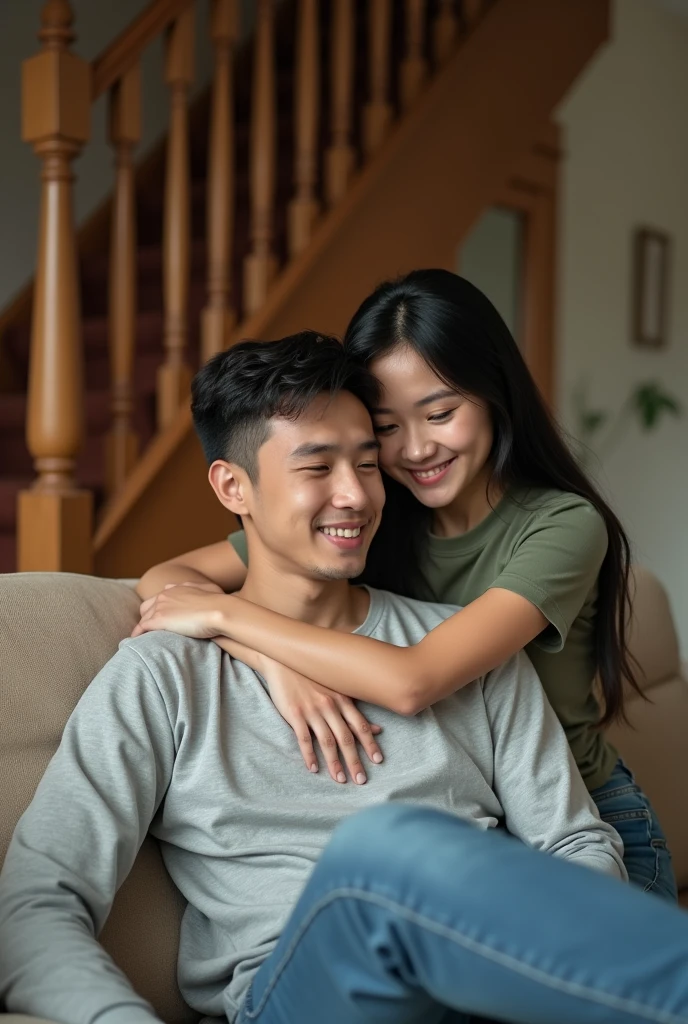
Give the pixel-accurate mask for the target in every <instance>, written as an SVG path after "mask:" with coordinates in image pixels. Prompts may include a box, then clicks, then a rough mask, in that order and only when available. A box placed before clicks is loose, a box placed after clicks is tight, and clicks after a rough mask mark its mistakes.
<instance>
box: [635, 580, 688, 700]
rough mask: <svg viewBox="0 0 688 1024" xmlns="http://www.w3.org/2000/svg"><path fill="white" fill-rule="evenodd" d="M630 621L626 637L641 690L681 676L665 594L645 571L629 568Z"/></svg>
mask: <svg viewBox="0 0 688 1024" xmlns="http://www.w3.org/2000/svg"><path fill="white" fill-rule="evenodd" d="M633 577H634V590H633V620H632V622H631V628H630V632H629V637H628V641H629V642H628V646H629V650H630V652H631V654H632V655H633V656H634V657H635V658H636V659H637V661H638V662H639V664H640V666H641V667H642V670H643V675H642V676H641V678H639V680H638V682H639V683H640V685H641V687H642V689H644V690H649V689H651V688H652V687H653V686H655V685H656V684H657V683H661V682H662V681H663V680H665V679H669V678H670V677H671V676H678V675H680V674H681V668H680V661H679V650H678V637H677V636H676V630H675V628H674V620H673V617H672V614H671V607H670V605H669V598H668V596H667V592H666V590H665V589H664V587H663V586H662V584H661V583H660V582H659V580H658V579H657V577H656V576H653V575H652V573H651V572H649V571H648V570H647V569H643V568H642V567H641V566H635V567H634V569H633Z"/></svg>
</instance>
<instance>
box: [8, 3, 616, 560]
mask: <svg viewBox="0 0 688 1024" xmlns="http://www.w3.org/2000/svg"><path fill="white" fill-rule="evenodd" d="M194 7H195V0H154V2H153V3H152V4H151V5H150V7H149V9H148V10H147V11H146V12H144V15H142V16H141V18H140V19H137V22H136V23H134V25H133V26H132V28H131V30H129V32H128V33H124V35H123V36H122V37H121V38H120V39H119V40H116V41H115V43H114V44H113V47H111V48H110V50H109V51H108V52H106V54H104V55H102V56H101V58H100V59H99V60H98V61H96V62H95V64H94V65H93V67H92V68H91V76H92V81H94V82H95V81H98V75H100V80H101V83H102V82H107V88H108V89H110V91H111V93H112V110H113V114H112V117H113V121H112V123H113V134H112V138H113V146H114V148H115V151H116V153H117V154H118V157H119V159H120V165H119V166H120V167H124V176H123V177H118V178H117V182H116V188H115V192H114V194H113V199H112V201H111V202H110V204H109V205H108V207H107V208H106V209H104V210H102V211H101V212H100V213H99V214H98V215H97V216H96V218H95V221H94V222H92V223H91V225H90V226H89V228H88V229H87V231H86V232H85V234H84V235H83V236H82V238H81V240H80V263H79V273H78V280H79V285H80V292H81V312H80V313H78V312H77V314H76V315H77V316H78V317H79V319H80V323H81V339H80V340H78V338H77V340H76V342H75V343H74V345H73V346H72V348H70V347H69V345H68V344H67V343H66V342H65V338H64V337H63V338H62V340H61V342H60V338H59V337H57V338H56V339H53V342H54V344H58V343H62V344H67V347H66V348H65V351H64V353H61V352H59V351H58V352H55V351H53V352H52V353H51V352H50V349H49V339H46V338H45V337H43V338H41V337H38V336H37V329H36V326H35V325H34V330H33V342H32V331H31V320H30V317H29V315H28V314H29V312H30V305H31V304H30V302H29V298H30V293H27V295H26V296H25V300H24V304H23V307H22V305H21V303H20V304H19V305H18V307H17V308H16V310H15V311H14V313H13V315H12V316H11V317H9V318H8V317H5V328H4V331H2V333H0V348H1V349H2V352H1V357H0V571H12V570H14V568H15V567H17V556H16V541H15V537H16V529H17V511H16V510H17V498H18V495H19V493H20V491H22V490H25V491H26V493H27V494H28V498H25V499H22V500H23V501H24V505H23V506H21V508H22V511H21V515H22V516H23V517H24V521H23V524H20V525H22V530H23V540H22V545H21V551H22V553H21V558H20V565H19V567H20V568H32V569H40V568H46V569H55V568H58V569H72V570H75V571H89V570H90V569H94V570H95V571H98V572H100V573H102V574H104V575H135V574H138V573H139V572H141V571H143V569H145V568H146V567H147V565H149V564H150V563H151V562H153V561H155V560H158V559H161V558H164V557H169V556H170V555H171V554H173V553H175V552H176V551H178V550H181V549H183V548H185V547H191V546H194V545H196V544H200V543H207V542H210V541H211V540H214V539H217V537H218V536H221V535H222V532H223V531H224V532H226V531H227V530H228V529H230V528H231V523H229V522H228V519H227V514H226V513H224V512H223V510H221V509H219V508H218V507H217V506H216V503H214V502H213V501H212V498H211V495H210V490H209V488H208V486H207V484H206V483H205V481H204V477H205V468H204V466H203V461H202V457H201V454H200V449H199V447H198V445H197V443H196V442H195V439H194V437H193V434H192V431H191V425H190V416H189V411H188V403H187V401H186V399H185V393H186V387H187V386H188V379H189V374H190V373H191V372H192V370H193V368H195V367H197V366H198V365H199V361H200V360H201V359H202V358H205V357H207V356H208V355H210V354H212V352H213V351H217V350H218V349H219V348H220V347H222V346H223V345H226V344H231V343H232V342H233V341H235V340H236V339H238V338H239V337H242V336H247V337H276V336H279V335H280V334H283V333H286V332H288V331H291V330H294V329H298V328H302V327H315V328H317V329H320V330H325V331H334V332H341V331H342V330H343V328H344V326H345V324H346V321H347V319H348V317H349V315H350V314H351V312H352V311H353V309H354V308H355V306H356V305H357V303H358V302H359V301H360V299H361V298H363V296H364V295H365V294H366V292H367V291H369V290H370V288H371V287H372V286H374V285H375V283H377V281H379V280H380V279H382V278H383V277H385V276H388V275H390V274H395V273H397V272H402V271H404V270H407V269H410V268H411V267H412V266H414V265H428V264H435V265H445V266H450V267H451V266H452V265H453V261H454V253H455V250H456V246H457V245H458V243H459V242H460V240H461V238H462V237H463V236H464V235H465V234H466V232H467V231H468V230H469V228H470V227H471V225H472V223H473V222H474V220H475V219H476V218H477V217H478V216H479V214H480V213H481V212H482V210H483V209H485V208H486V207H487V206H489V205H490V204H491V203H494V202H499V201H502V198H503V196H504V195H505V191H506V189H507V187H508V186H509V184H510V183H511V184H512V185H513V184H514V182H516V183H517V184H518V183H519V182H520V187H521V189H522V190H523V189H525V191H526V192H527V191H528V189H537V188H539V187H542V188H549V187H550V184H551V182H552V181H553V175H554V174H555V171H556V156H557V153H556V136H555V135H554V134H553V133H552V131H551V130H550V129H548V128H547V125H548V121H549V116H550V113H551V111H552V109H553V108H554V106H555V105H556V104H557V103H558V102H559V100H560V99H561V97H562V96H563V95H564V93H565V91H566V89H567V88H568V87H569V85H570V84H571V82H572V81H573V80H574V79H575V77H576V76H577V75H578V74H579V73H580V70H581V69H582V68H583V67H584V66H585V63H586V62H587V61H588V60H589V59H590V57H591V55H592V54H593V53H594V51H595V49H596V48H597V47H598V46H599V45H600V43H601V42H602V41H603V40H604V38H605V37H606V32H607V15H608V11H607V4H606V2H604V0H557V3H556V4H552V3H551V0H463V2H462V3H460V4H457V3H454V2H453V0H449V2H444V0H430V2H419V0H410V2H409V0H393V2H392V0H374V3H373V0H370V2H369V3H367V2H362V0H322V2H320V3H318V2H317V0H300V2H298V3H297V2H296V0H285V2H284V3H282V4H279V5H275V6H274V7H273V3H272V0H258V3H257V29H256V33H255V34H254V36H253V37H252V38H250V39H249V40H248V41H247V42H246V44H245V45H242V46H237V45H236V43H235V40H236V38H237V33H236V28H235V19H236V4H235V3H234V0H214V6H213V19H214V20H213V22H212V24H211V31H212V33H213V40H214V43H215V51H216V55H217V62H216V77H215V82H214V87H211V89H210V90H209V91H208V93H207V94H205V95H203V96H202V97H201V98H200V99H199V100H198V101H197V102H196V104H195V105H194V106H193V108H192V109H191V110H190V113H189V117H188V145H187V146H186V154H187V156H188V162H187V163H186V166H185V167H182V166H181V164H180V159H184V154H183V152H182V156H181V158H180V148H179V147H180V146H183V145H184V143H185V135H184V131H185V128H184V125H183V124H182V127H181V130H180V131H179V138H177V139H176V143H177V146H176V157H175V146H174V145H172V144H171V143H170V140H168V143H170V144H168V145H167V146H162V147H160V148H159V149H158V150H157V151H156V152H154V153H153V154H152V155H151V156H150V157H149V158H148V159H147V160H146V161H145V163H144V164H143V165H142V166H141V167H140V168H139V169H138V171H137V173H136V175H135V176H134V174H133V171H132V170H131V152H132V145H133V142H135V140H136V135H137V131H138V124H137V109H136V108H137V103H138V97H137V96H136V89H137V78H136V70H135V69H136V66H137V62H138V59H139V58H140V54H141V51H142V48H143V47H144V45H147V43H148V42H150V40H151V39H152V38H153V37H154V35H155V34H159V33H160V32H162V31H165V32H166V33H167V34H168V35H167V40H168V63H167V68H168V81H169V82H170V83H171V93H172V94H173V95H174V92H175V81H176V88H177V101H176V102H177V107H176V110H177V113H176V114H174V113H172V115H171V128H170V132H171V135H172V134H173V133H174V132H175V130H179V123H180V122H179V121H177V122H175V121H174V118H175V117H177V118H178V117H179V116H182V118H183V116H184V115H180V114H179V110H180V106H179V104H180V103H181V104H183V103H184V102H185V99H184V97H185V89H186V88H187V87H188V75H187V76H186V77H185V73H186V72H185V67H184V52H185V50H186V49H188V42H189V38H188V36H187V35H186V34H185V33H188V32H189V31H190V30H189V24H190V21H189V19H190V17H191V15H192V14H193V8H194ZM68 14H69V5H68V3H67V2H66V0H48V3H47V4H46V8H45V10H44V33H47V34H49V33H50V32H52V33H53V35H52V37H51V39H52V41H51V42H50V43H49V45H50V46H52V47H53V51H54V52H55V51H57V49H59V46H61V45H63V43H61V42H60V40H63V41H64V39H66V32H67V28H68V26H67V25H66V24H65V20H66V19H67V16H68ZM51 19H52V20H51ZM146 19H147V20H146ZM60 33H62V34H61V35H60ZM347 41H348V45H347ZM127 47H128V49H127ZM175 48H176V49H175ZM64 52H65V53H66V52H67V51H66V49H65V50H64ZM123 54H124V55H125V58H124V59H123V58H122V55H123ZM175 62H176V63H175ZM223 62H224V63H223ZM223 68H224V69H225V70H224V72H223V71H222V69H223ZM230 69H231V70H230ZM319 69H320V70H319ZM175 74H176V76H177V77H176V79H175ZM222 74H224V75H225V78H223V79H221V82H222V83H223V85H222V88H223V89H224V90H225V91H226V93H227V95H226V96H225V101H227V102H228V97H229V96H230V95H231V93H230V91H229V90H230V82H231V88H232V89H233V93H234V100H233V102H232V103H231V104H230V108H231V110H232V114H231V115H230V114H229V112H228V111H225V113H226V116H227V117H229V118H230V120H231V124H230V129H231V130H230V131H229V136H228V138H227V139H224V136H222V133H220V134H221V138H220V140H219V141H218V134H217V127H216V128H215V132H213V130H212V128H211V126H212V125H213V110H215V111H216V118H215V125H217V112H218V106H217V105H218V103H221V102H222V96H221V94H220V93H219V91H218V75H222ZM180 82H181V84H180ZM273 83H274V86H273ZM314 96H317V100H318V102H315V99H314ZM127 97H129V106H128V108H127V107H126V106H125V99H126V98H127ZM275 99H276V108H274V112H273V106H272V104H273V103H274V101H275ZM174 102H175V101H174V100H173V103H172V109H173V111H174V109H175V107H174ZM118 104H119V105H118ZM219 111H220V116H222V108H221V107H220V108H219ZM118 116H119V120H117V117H118ZM175 124H176V129H175ZM225 128H227V125H225ZM61 131H62V129H60V128H59V127H58V128H57V129H56V130H54V131H53V135H54V136H55V137H58V136H59V135H60V132H61ZM118 133H119V134H118ZM27 134H28V133H27ZM209 139H210V143H209ZM34 145H36V143H35V140H34ZM209 153H210V154H211V156H210V158H209ZM297 156H299V159H298V160H297V159H296V157H297ZM175 159H176V160H177V163H175ZM213 161H214V163H213ZM349 165H351V166H350V167H349ZM213 167H214V170H213ZM187 173H188V182H185V178H184V176H185V174H187ZM127 175H129V178H128V179H127ZM134 181H135V196H136V200H135V218H134V217H132V216H131V212H132V210H131V207H128V206H127V203H128V202H129V201H130V200H128V198H127V191H126V189H127V188H129V190H130V192H129V195H131V190H132V189H133V188H134ZM127 182H128V184H127ZM187 185H188V187H187ZM228 203H231V207H232V209H233V217H232V218H231V220H230V217H229V216H228V215H227V213H226V206H227V204H228ZM180 205H181V208H182V210H181V213H180ZM185 210H187V211H188V222H187V221H186V219H185V213H184V211H185ZM316 210H317V211H318V213H317V215H315V211H316ZM127 211H129V215H130V220H129V221H127ZM118 217H119V220H118V219H117V218H118ZM113 218H114V219H113ZM111 223H113V224H115V225H117V224H119V228H116V229H114V230H113V229H112V228H111V227H110V224H111ZM225 223H226V226H227V230H226V231H223V228H222V225H224V224H225ZM122 224H124V231H122ZM127 225H128V228H129V233H128V234H127ZM230 225H231V230H230ZM134 238H135V245H134ZM209 247H210V251H211V259H209V256H208V253H209ZM247 257H249V258H248V259H247ZM273 266H274V267H275V268H278V269H277V272H276V274H275V276H271V274H270V267H273ZM209 269H211V270H212V272H210V273H209ZM41 287H43V288H45V285H44V284H43V285H41ZM187 294H188V299H187V300H185V298H184V296H185V295H187ZM110 295H114V296H118V297H119V299H118V302H117V303H111V302H110V300H109V296H110ZM43 300H44V301H52V302H57V301H58V299H57V298H56V297H55V296H54V295H52V296H51V295H50V293H49V290H46V291H45V292H44V295H43ZM127 310H130V315H129V317H128V318H127ZM209 310H210V312H208V311H209ZM117 311H119V312H117ZM118 315H119V321H118V320H117V316H118ZM175 318H176V319H175ZM180 321H183V325H182V328H181V330H179V329H178V328H179V322H180ZM2 323H3V320H2V317H0V325H2ZM186 324H188V333H186V334H185V331H184V329H183V328H184V325H186ZM44 333H45V332H44ZM65 333H66V334H68V333H69V332H65ZM72 340H73V339H72ZM67 341H69V339H67ZM74 349H78V351H76V353H75V352H74ZM63 355H64V359H65V360H66V362H67V363H68V364H70V365H71V366H72V369H73V371H74V373H76V374H77V379H78V374H79V373H80V372H81V370H80V367H79V364H80V362H83V389H82V390H83V404H84V411H85V428H84V431H83V445H82V447H81V449H80V450H79V451H78V452H77V451H76V450H75V449H76V448H77V447H78V445H74V444H71V446H70V442H69V441H64V440H62V441H61V440H60V431H59V429H56V427H55V425H54V422H53V421H49V417H48V419H46V414H45V406H46V405H49V404H50V402H52V405H53V406H54V416H57V415H63V416H67V418H69V416H70V415H71V412H70V410H69V409H65V401H66V400H65V398H64V396H63V395H61V393H60V386H59V382H55V384H54V387H53V389H52V392H51V391H50V388H51V376H50V374H51V372H53V370H51V367H53V368H54V367H55V366H56V365H58V364H57V363H56V362H55V359H57V360H58V361H59V360H60V359H62V357H63ZM51 360H52V361H51ZM70 360H71V363H70ZM161 367H164V368H165V369H163V371H162V373H161ZM58 376H59V374H58ZM113 379H115V380H116V381H117V387H113ZM37 380H38V381H39V383H38V384H37V383H36V381H37ZM31 383H32V386H33V387H34V389H36V390H35V394H36V395H40V396H42V397H41V399H40V402H39V401H38V399H35V400H34V403H33V407H32V409H31V412H30V414H29V413H27V391H28V389H29V388H30V385H31ZM77 387H79V385H78V384H77ZM46 396H47V397H46ZM51 396H52V397H51ZM118 402H119V404H118ZM41 410H43V414H42V412H41ZM60 410H62V412H60ZM54 416H53V419H54ZM31 417H33V420H32V419H31ZM27 420H28V424H29V431H28V434H29V436H30V437H31V438H32V448H33V452H32V454H30V453H29V450H28V448H27V446H26V441H25V435H26V433H27ZM32 423H33V427H31V424H32ZM63 433H64V431H63ZM67 433H69V432H68V431H67ZM132 439H134V440H132ZM60 444H62V450H60V451H58V450H57V449H59V447H60ZM56 446H57V447H56ZM106 449H108V450H109V451H110V462H109V468H108V463H107V462H106V457H105V454H106ZM113 451H114V452H115V457H114V463H113V455H112V452H113ZM32 455H33V458H32ZM46 456H47V457H49V458H53V459H55V458H56V457H60V458H62V460H63V462H62V463H60V465H61V466H64V469H60V472H58V473H56V472H55V471H54V470H52V471H51V470H50V466H49V465H48V463H47V462H46ZM41 459H42V460H43V461H42V462H41ZM71 460H73V461H74V466H73V472H72V465H71ZM55 464H56V465H57V463H55ZM46 466H48V468H47V469H46ZM113 467H114V468H113ZM36 468H37V469H38V476H36V475H35V470H36ZM51 473H52V475H51ZM32 482H33V488H32V490H28V491H27V490H26V489H28V488H30V487H31V486H32ZM37 494H38V495H42V496H45V495H49V496H50V500H49V501H48V504H47V505H46V504H45V503H42V502H43V498H36V495H37ZM79 494H81V495H82V496H83V495H84V494H85V495H86V498H85V499H83V500H82V498H79V499H76V498H74V495H79ZM91 495H92V496H93V501H94V503H95V514H96V517H97V525H96V526H95V529H94V531H93V532H91V528H90V526H89V525H88V524H89V515H90V512H88V509H87V505H88V502H90V501H91V498H90V496H91ZM79 501H81V505H79ZM77 507H78V508H77ZM75 509H77V511H74V510H75ZM46 510H47V511H46ZM84 510H86V511H84ZM41 516H45V517H47V520H46V522H45V523H44V525H43V526H42V525H41V523H42V520H41V518H40V517H41ZM51 517H52V519H51ZM48 520H49V521H48ZM41 531H43V533H44V534H45V535H46V536H49V537H50V543H49V544H48V545H47V546H46V544H45V543H43V539H42V534H41ZM84 531H87V535H84Z"/></svg>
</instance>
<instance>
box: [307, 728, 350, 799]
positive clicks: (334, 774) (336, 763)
mask: <svg viewBox="0 0 688 1024" xmlns="http://www.w3.org/2000/svg"><path fill="white" fill-rule="evenodd" d="M308 725H309V726H310V729H311V731H312V732H313V734H314V735H315V738H316V740H317V741H318V743H319V744H320V749H321V750H322V753H323V757H324V758H325V763H326V765H327V770H328V771H329V773H330V776H331V778H332V779H333V780H334V781H335V782H346V773H345V771H344V767H343V765H342V762H341V761H340V759H339V749H338V747H337V740H336V739H335V735H334V733H333V731H332V728H331V727H330V723H329V722H327V721H326V720H325V718H324V717H323V716H322V715H321V714H319V713H318V712H317V711H312V712H311V713H310V714H309V716H308Z"/></svg>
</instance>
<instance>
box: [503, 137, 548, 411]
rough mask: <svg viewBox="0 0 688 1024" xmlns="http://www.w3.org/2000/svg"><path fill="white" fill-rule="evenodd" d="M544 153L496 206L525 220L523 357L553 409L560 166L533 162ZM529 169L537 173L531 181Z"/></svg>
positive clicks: (524, 166) (524, 167)
mask: <svg viewBox="0 0 688 1024" xmlns="http://www.w3.org/2000/svg"><path fill="white" fill-rule="evenodd" d="M538 152H540V153H541V152H542V150H541V147H540V146H539V145H538V144H536V145H534V146H533V147H532V150H531V153H530V154H529V155H528V158H527V159H525V160H524V161H523V162H522V163H521V164H519V166H518V172H517V174H515V175H514V176H512V178H511V179H510V181H509V182H508V183H507V184H506V185H505V187H504V189H503V190H502V191H501V192H500V193H499V195H497V196H496V197H495V202H496V204H497V205H499V206H502V207H506V208H507V209H511V210H517V211H519V212H520V213H522V214H523V216H524V244H523V280H522V284H521V297H522V304H521V314H520V315H521V323H520V329H519V335H520V339H519V340H520V341H521V345H522V349H523V355H524V358H525V360H526V363H527V364H528V369H529V370H530V372H531V373H532V375H533V377H534V378H535V382H536V384H537V385H538V388H539V389H540V392H541V394H542V395H543V397H544V399H545V401H546V402H547V404H548V405H549V406H550V408H552V407H553V405H554V397H555V396H554V365H555V351H556V335H555V332H556V293H555V288H556V257H557V235H556V230H557V225H556V210H557V185H558V175H557V171H558V164H557V161H556V160H552V159H551V158H548V162H549V165H550V166H549V167H546V165H543V163H542V161H541V160H538V159H537V158H535V159H533V156H534V155H535V154H537V153H538ZM528 168H530V169H531V170H532V171H534V172H535V173H534V174H533V176H532V177H531V176H529V175H528V173H527V171H528Z"/></svg>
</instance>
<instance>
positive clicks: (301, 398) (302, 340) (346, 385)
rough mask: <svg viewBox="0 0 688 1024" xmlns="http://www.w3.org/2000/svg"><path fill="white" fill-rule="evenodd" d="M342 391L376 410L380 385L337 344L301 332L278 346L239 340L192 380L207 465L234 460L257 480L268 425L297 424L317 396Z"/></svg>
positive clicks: (194, 408) (195, 415)
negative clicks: (272, 422)
mask: <svg viewBox="0 0 688 1024" xmlns="http://www.w3.org/2000/svg"><path fill="white" fill-rule="evenodd" d="M340 391H349V392H351V394H352V395H355V397H356V398H358V399H360V401H361V402H363V404H364V405H365V406H367V407H368V408H371V406H373V405H374V404H375V403H376V401H377V399H378V394H379V385H378V383H377V381H376V379H375V377H373V376H372V374H371V373H370V372H369V371H368V370H366V369H365V368H364V367H363V366H360V365H359V364H358V363H354V362H353V361H352V360H351V358H350V357H349V356H348V355H346V354H345V352H344V349H343V348H342V346H341V344H340V343H339V341H337V339H336V338H332V337H328V336H327V335H322V334H317V333H316V332H315V331H302V332H301V333H300V334H293V335H291V336H290V337H288V338H282V339H281V340H280V341H242V342H240V343H239V344H238V345H234V347H233V348H230V349H228V350H227V351H226V352H220V353H219V354H218V355H216V356H213V358H212V359H210V360H209V361H208V362H207V363H206V364H205V366H204V367H202V369H200V370H199V371H198V373H197V374H196V376H195V377H194V379H193V382H192V385H191V412H192V414H193V420H194V426H195V428H196V433H197V434H198V436H199V438H200V441H201V444H202V446H203V451H204V452H205V457H206V459H207V460H208V463H209V464H210V463H212V462H214V461H215V460H216V459H225V460H226V461H227V462H233V463H235V464H236V465H238V466H241V468H242V469H244V470H246V472H247V473H248V475H249V477H250V478H251V480H254V481H255V480H256V479H257V475H258V449H259V448H260V447H261V445H263V444H264V443H265V441H267V439H268V437H269V436H270V420H271V419H273V417H275V416H281V417H284V418H285V419H289V420H295V419H298V417H299V416H300V415H301V414H302V413H303V412H304V411H305V410H306V408H307V407H308V406H309V405H310V404H311V402H312V401H313V400H314V399H316V398H317V397H318V395H321V394H323V393H329V394H330V395H331V396H334V395H336V394H338V393H339V392H340Z"/></svg>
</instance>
